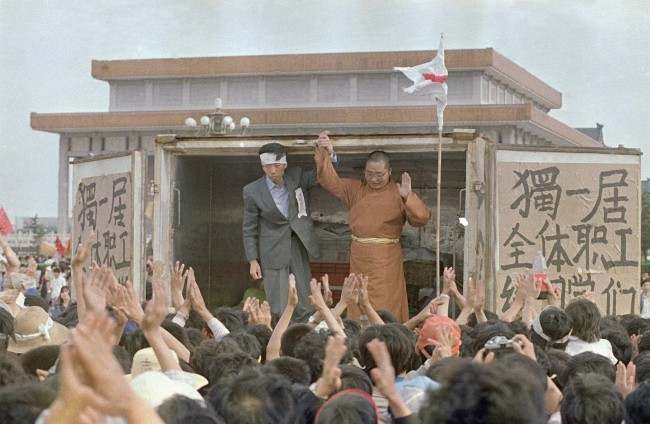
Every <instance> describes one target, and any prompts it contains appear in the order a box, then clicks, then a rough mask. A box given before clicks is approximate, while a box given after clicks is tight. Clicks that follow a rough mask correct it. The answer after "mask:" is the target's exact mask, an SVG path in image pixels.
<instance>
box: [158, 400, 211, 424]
mask: <svg viewBox="0 0 650 424" xmlns="http://www.w3.org/2000/svg"><path fill="white" fill-rule="evenodd" d="M156 412H157V413H158V416H159V417H160V418H161V419H162V420H163V421H164V422H165V424H184V423H197V424H221V423H223V420H222V419H221V418H219V417H218V416H217V413H216V412H215V411H214V410H213V409H212V407H211V406H209V405H204V404H203V402H200V401H198V400H196V399H191V398H189V397H187V396H182V395H176V396H173V397H171V398H169V399H167V400H165V401H164V402H163V403H162V404H160V406H158V408H156Z"/></svg>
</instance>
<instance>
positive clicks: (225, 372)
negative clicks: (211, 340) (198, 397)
mask: <svg viewBox="0 0 650 424" xmlns="http://www.w3.org/2000/svg"><path fill="white" fill-rule="evenodd" d="M259 366H260V364H259V362H257V360H255V359H253V358H251V356H250V355H248V354H246V353H244V352H241V351H240V352H234V353H222V354H219V355H216V356H214V357H212V358H210V360H208V361H205V362H204V363H203V368H201V369H196V368H194V367H192V368H194V370H195V371H196V372H197V373H198V374H200V375H202V376H203V377H205V378H207V379H208V384H209V386H213V385H215V384H219V383H220V382H221V381H223V380H225V379H227V378H230V377H233V376H236V375H238V374H240V373H242V372H244V371H247V370H255V369H257V368H259ZM206 390H209V387H207V388H206Z"/></svg>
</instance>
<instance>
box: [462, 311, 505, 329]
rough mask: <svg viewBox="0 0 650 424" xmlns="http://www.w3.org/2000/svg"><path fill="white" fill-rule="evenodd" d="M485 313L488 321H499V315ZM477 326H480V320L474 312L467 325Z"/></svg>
mask: <svg viewBox="0 0 650 424" xmlns="http://www.w3.org/2000/svg"><path fill="white" fill-rule="evenodd" d="M483 312H485V317H486V318H487V319H488V322H493V321H498V320H499V316H498V315H497V314H495V313H494V312H490V311H483ZM476 324H478V320H477V319H476V314H475V313H474V312H472V313H471V314H469V316H468V317H467V325H468V326H469V327H475V326H476Z"/></svg>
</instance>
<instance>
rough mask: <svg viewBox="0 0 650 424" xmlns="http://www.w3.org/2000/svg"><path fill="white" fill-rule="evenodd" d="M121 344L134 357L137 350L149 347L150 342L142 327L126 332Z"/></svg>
mask: <svg viewBox="0 0 650 424" xmlns="http://www.w3.org/2000/svg"><path fill="white" fill-rule="evenodd" d="M120 344H121V345H122V346H123V347H124V349H126V351H127V352H129V355H131V357H133V356H134V355H135V354H136V352H138V351H140V350H142V349H146V348H148V347H149V342H148V341H147V339H146V337H145V336H144V333H143V332H142V330H141V329H140V328H138V329H136V330H135V331H133V332H131V333H128V334H127V333H124V334H123V335H122V340H121V343H120Z"/></svg>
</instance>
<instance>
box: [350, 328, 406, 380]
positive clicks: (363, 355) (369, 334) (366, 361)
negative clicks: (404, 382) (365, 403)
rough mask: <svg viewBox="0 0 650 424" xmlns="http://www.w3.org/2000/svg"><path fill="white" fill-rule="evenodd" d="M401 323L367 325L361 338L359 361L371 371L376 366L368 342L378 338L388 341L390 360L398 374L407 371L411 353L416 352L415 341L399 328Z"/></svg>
mask: <svg viewBox="0 0 650 424" xmlns="http://www.w3.org/2000/svg"><path fill="white" fill-rule="evenodd" d="M400 326H402V325H401V324H385V325H371V326H370V327H367V328H366V329H365V330H364V332H363V333H361V337H360V338H359V353H360V354H359V362H360V363H361V365H362V366H363V367H364V368H365V369H366V371H367V372H370V370H371V369H373V368H375V367H376V365H375V360H374V359H373V358H372V355H371V354H370V352H369V351H368V347H367V345H368V343H370V342H371V341H372V340H374V339H378V340H380V341H383V342H385V343H386V347H387V348H388V353H389V354H390V360H391V362H392V364H393V368H395V373H396V374H401V373H402V372H404V371H406V370H407V369H408V367H409V364H410V361H411V355H412V353H413V352H415V342H414V340H411V339H409V338H408V337H407V336H406V334H404V332H403V331H402V330H401V329H400V328H399V327H400Z"/></svg>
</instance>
